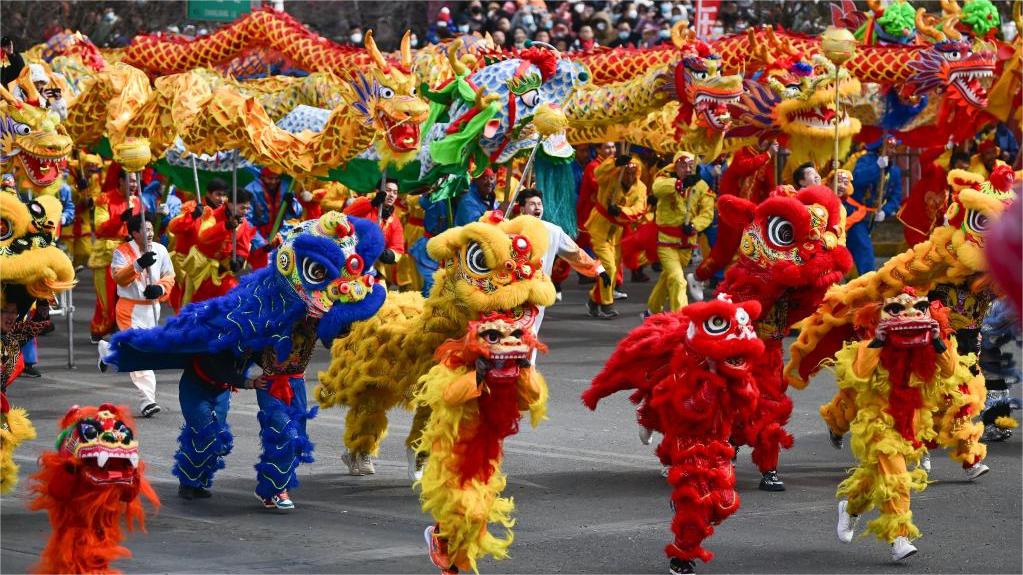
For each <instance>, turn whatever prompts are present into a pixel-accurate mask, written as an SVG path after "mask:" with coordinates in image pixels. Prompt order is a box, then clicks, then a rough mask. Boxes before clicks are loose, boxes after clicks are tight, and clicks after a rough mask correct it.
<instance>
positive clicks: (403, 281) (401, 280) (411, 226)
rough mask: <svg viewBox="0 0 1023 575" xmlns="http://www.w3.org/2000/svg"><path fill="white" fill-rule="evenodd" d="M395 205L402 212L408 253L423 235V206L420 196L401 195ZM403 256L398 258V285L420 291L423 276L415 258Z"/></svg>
mask: <svg viewBox="0 0 1023 575" xmlns="http://www.w3.org/2000/svg"><path fill="white" fill-rule="evenodd" d="M394 205H395V206H397V207H398V209H399V210H400V212H401V221H402V225H403V226H404V227H403V228H402V232H403V235H404V236H405V251H406V253H408V252H409V251H410V250H411V247H412V246H414V245H415V244H416V242H418V241H419V239H420V238H422V237H423V235H424V232H425V230H424V229H423V215H424V212H423V207H422V206H421V205H419V196H405V197H404V198H402V197H399V198H398V199H397V200H395V202H394ZM409 256H410V257H403V258H401V259H399V260H398V287H399V289H401V290H402V291H420V290H422V289H423V278H422V276H420V275H419V269H418V268H417V267H416V260H415V258H413V257H411V254H409Z"/></svg>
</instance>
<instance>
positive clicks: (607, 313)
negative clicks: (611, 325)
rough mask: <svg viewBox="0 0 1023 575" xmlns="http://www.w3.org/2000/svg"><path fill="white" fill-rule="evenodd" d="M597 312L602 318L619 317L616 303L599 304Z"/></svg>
mask: <svg viewBox="0 0 1023 575" xmlns="http://www.w3.org/2000/svg"><path fill="white" fill-rule="evenodd" d="M597 314H598V315H597V317H599V318H600V319H613V318H616V317H618V310H616V309H615V306H614V304H607V305H602V306H599V311H598V312H597Z"/></svg>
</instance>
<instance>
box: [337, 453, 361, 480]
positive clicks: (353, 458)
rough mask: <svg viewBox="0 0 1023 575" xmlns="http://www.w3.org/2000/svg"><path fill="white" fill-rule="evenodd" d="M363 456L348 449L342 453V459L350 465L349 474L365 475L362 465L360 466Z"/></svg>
mask: <svg viewBox="0 0 1023 575" xmlns="http://www.w3.org/2000/svg"><path fill="white" fill-rule="evenodd" d="M360 460H361V458H360V457H359V456H358V455H354V454H352V452H350V451H346V452H344V453H343V454H341V461H344V462H345V465H347V466H348V475H356V476H359V475H364V473H363V472H362V469H361V467H360V466H359V463H360Z"/></svg>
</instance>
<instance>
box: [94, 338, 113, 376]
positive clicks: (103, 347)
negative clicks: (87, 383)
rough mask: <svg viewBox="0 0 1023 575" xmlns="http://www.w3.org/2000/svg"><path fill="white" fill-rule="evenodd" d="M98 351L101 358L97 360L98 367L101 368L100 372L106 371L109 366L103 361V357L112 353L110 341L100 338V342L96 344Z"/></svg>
mask: <svg viewBox="0 0 1023 575" xmlns="http://www.w3.org/2000/svg"><path fill="white" fill-rule="evenodd" d="M96 351H97V352H99V359H97V360H96V367H98V368H99V370H100V372H102V373H106V372H107V368H108V367H109V366H108V365H107V364H106V363H105V362H104V361H103V358H104V357H106V356H107V355H108V354H109V353H110V342H107V341H104V340H102V339H101V340H99V343H97V344H96Z"/></svg>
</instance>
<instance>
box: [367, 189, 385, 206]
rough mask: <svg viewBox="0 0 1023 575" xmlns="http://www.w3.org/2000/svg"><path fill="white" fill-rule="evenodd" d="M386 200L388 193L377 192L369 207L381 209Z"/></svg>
mask: <svg viewBox="0 0 1023 575" xmlns="http://www.w3.org/2000/svg"><path fill="white" fill-rule="evenodd" d="M386 198H387V194H386V193H384V192H377V193H375V194H373V199H372V200H370V201H369V205H371V206H373V207H374V208H379V207H380V206H382V205H384V199H386Z"/></svg>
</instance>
